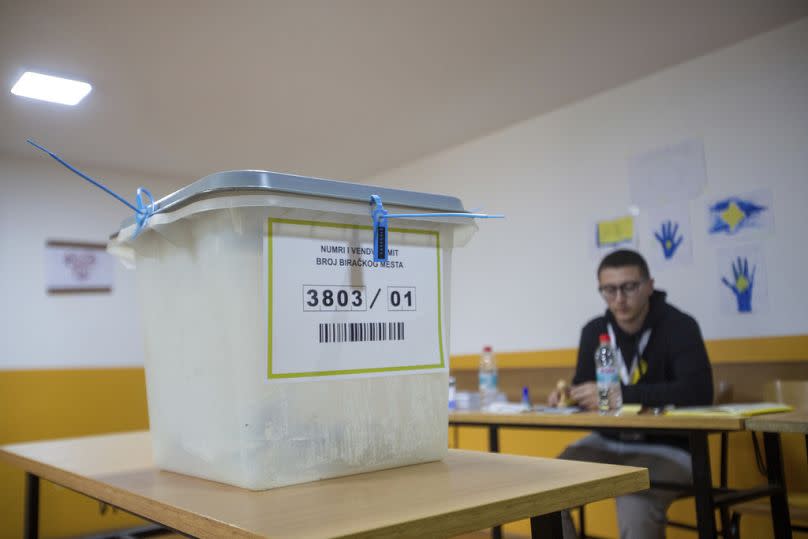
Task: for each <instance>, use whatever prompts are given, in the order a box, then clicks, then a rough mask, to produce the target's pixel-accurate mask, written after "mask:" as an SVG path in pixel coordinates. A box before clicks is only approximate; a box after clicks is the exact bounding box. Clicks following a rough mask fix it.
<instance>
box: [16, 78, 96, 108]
mask: <svg viewBox="0 0 808 539" xmlns="http://www.w3.org/2000/svg"><path fill="white" fill-rule="evenodd" d="M92 89H93V87H92V86H90V85H89V84H87V83H86V82H82V81H80V80H70V79H63V78H61V77H51V76H50V75H43V74H42V73H35V72H33V71H26V72H25V73H23V74H22V77H20V80H18V81H17V82H16V83H15V84H14V87H13V88H11V93H12V94H14V95H21V96H23V97H30V98H32V99H41V100H42V101H50V102H52V103H61V104H62V105H77V104H78V103H79V101H81V100H82V99H84V97H85V96H86V95H87V94H89V93H90V90H92Z"/></svg>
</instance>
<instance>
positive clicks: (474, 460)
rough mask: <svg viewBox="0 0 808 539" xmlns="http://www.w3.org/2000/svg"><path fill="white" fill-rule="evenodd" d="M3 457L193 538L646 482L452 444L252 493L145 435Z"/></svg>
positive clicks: (406, 515)
mask: <svg viewBox="0 0 808 539" xmlns="http://www.w3.org/2000/svg"><path fill="white" fill-rule="evenodd" d="M0 458H3V459H5V460H7V461H9V462H11V463H12V464H14V465H16V466H18V467H21V468H23V469H25V470H26V471H28V472H31V473H33V474H35V475H38V476H39V477H42V478H44V479H47V480H49V481H53V482H55V483H57V484H59V485H62V486H65V487H68V488H70V489H73V490H76V491H78V492H81V493H83V494H86V495H88V496H92V497H94V498H97V499H99V500H101V501H105V502H108V503H110V504H112V505H115V506H117V507H120V508H122V509H124V510H128V511H131V512H133V513H135V514H138V515H140V516H143V517H145V518H148V519H150V520H153V521H155V522H159V523H161V524H164V525H166V526H170V527H172V528H174V529H176V530H178V531H181V532H184V533H188V534H191V535H194V536H197V537H224V536H227V537H335V536H339V537H371V536H372V537H386V536H396V537H424V536H451V535H457V534H461V533H466V532H469V531H474V530H479V529H482V528H486V527H489V526H492V525H495V524H502V523H505V522H510V521H513V520H519V519H523V518H527V517H530V516H538V515H542V514H547V513H552V512H555V511H559V510H561V509H566V508H571V507H575V506H578V505H581V504H584V503H591V502H593V501H596V500H601V499H605V498H611V497H614V496H619V495H622V494H627V493H631V492H637V491H639V490H643V489H646V488H648V486H649V483H648V471H647V470H646V469H645V468H632V467H626V466H612V465H607V464H595V463H588V462H574V461H564V460H555V459H543V458H535V457H523V456H516V455H498V454H492V453H484V452H476V451H459V450H450V451H449V455H448V457H447V458H446V459H444V460H443V461H440V462H431V463H427V464H417V465H413V466H404V467H401V468H394V469H390V470H382V471H378V472H372V473H365V474H359V475H353V476H347V477H339V478H334V479H326V480H323V481H315V482H312V483H305V484H301V485H292V486H288V487H282V488H276V489H272V490H266V491H258V492H256V491H249V490H245V489H241V488H238V487H233V486H229V485H223V484H220V483H215V482H212V481H206V480H204V479H198V478H195V477H190V476H185V475H181V474H175V473H171V472H164V471H160V470H158V469H157V468H156V467H155V465H154V463H153V462H152V452H151V436H150V434H149V433H148V432H132V433H121V434H112V435H104V436H92V437H85V438H72V439H66V440H53V441H44V442H32V443H24V444H14V445H6V446H3V447H1V448H0Z"/></svg>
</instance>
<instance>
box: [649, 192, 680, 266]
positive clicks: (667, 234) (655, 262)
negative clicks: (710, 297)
mask: <svg viewBox="0 0 808 539" xmlns="http://www.w3.org/2000/svg"><path fill="white" fill-rule="evenodd" d="M641 241H642V243H643V252H644V253H647V256H648V262H649V263H650V264H651V265H652V266H653V267H655V268H661V269H665V268H672V267H675V266H681V265H688V264H691V263H692V262H693V230H692V227H691V226H690V209H689V204H688V203H687V202H679V203H675V204H669V205H667V206H663V207H657V208H649V209H648V211H647V212H646V214H645V219H643V233H642V240H641Z"/></svg>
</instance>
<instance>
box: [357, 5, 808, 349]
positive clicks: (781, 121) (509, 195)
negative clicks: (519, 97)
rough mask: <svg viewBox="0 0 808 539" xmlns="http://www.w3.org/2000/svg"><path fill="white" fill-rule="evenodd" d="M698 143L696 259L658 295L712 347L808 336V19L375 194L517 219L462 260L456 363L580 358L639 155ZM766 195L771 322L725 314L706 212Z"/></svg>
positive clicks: (486, 228) (471, 145) (475, 145)
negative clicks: (594, 242) (701, 151)
mask: <svg viewBox="0 0 808 539" xmlns="http://www.w3.org/2000/svg"><path fill="white" fill-rule="evenodd" d="M569 68H570V69H575V66H569ZM687 138H697V139H700V140H702V141H703V143H704V146H705V153H706V161H707V175H708V184H707V187H706V189H705V192H704V193H703V194H702V196H701V197H700V198H699V199H697V200H694V201H693V202H692V203H691V205H690V210H691V223H692V226H693V229H694V232H696V234H695V235H694V247H693V257H694V261H693V264H692V265H691V266H689V267H685V268H682V269H676V270H673V269H671V270H666V271H660V270H659V268H654V267H652V268H651V269H652V273H653V274H654V276H655V277H656V281H657V287H658V288H661V289H664V290H667V291H668V292H669V299H670V300H671V302H672V303H674V304H675V305H677V306H679V307H680V308H682V309H684V310H686V311H689V312H690V313H692V314H693V315H694V316H696V318H697V319H698V320H699V322H700V324H701V327H702V331H703V332H704V334H705V337H706V338H708V339H715V338H731V337H744V336H766V335H788V334H805V333H808V286H806V277H805V275H806V268H808V255H806V245H808V243H807V242H806V234H807V233H808V19H803V20H802V21H800V22H797V23H795V24H792V25H789V26H787V27H783V28H781V29H778V30H776V31H774V32H771V33H768V34H763V35H761V36H758V37H756V38H753V39H751V40H748V41H745V42H742V43H739V44H737V45H735V46H733V47H731V48H727V49H724V50H721V51H718V52H716V53H713V54H710V55H708V56H705V57H702V58H699V59H695V60H693V61H690V62H687V63H685V64H682V65H679V66H676V67H673V68H671V69H668V70H666V71H663V72H660V73H657V74H655V75H653V76H650V77H648V78H646V79H643V80H640V81H636V82H634V83H631V84H628V85H626V86H623V87H621V88H617V89H615V90H612V91H609V92H606V93H603V94H600V95H598V96H595V97H593V98H591V99H588V100H586V101H582V102H579V103H576V104H574V105H572V106H569V107H567V108H564V109H560V110H558V111H555V112H553V113H550V114H547V115H544V116H540V117H536V118H533V119H529V120H526V121H524V122H523V123H520V124H518V125H515V126H512V127H511V128H508V129H506V130H503V131H501V132H497V133H494V134H492V135H490V136H487V137H484V138H481V139H478V140H473V141H470V142H468V143H466V144H463V145H461V146H459V147H455V148H452V149H449V150H447V151H444V152H441V153H439V154H437V155H433V156H430V157H428V158H425V159H422V160H419V161H418V162H415V163H411V164H408V165H406V166H404V167H402V168H399V169H396V170H392V171H387V172H385V173H383V174H380V175H378V176H376V177H374V178H370V179H369V180H368V182H369V183H376V184H381V185H386V186H395V187H402V188H407V189H415V190H424V191H429V192H438V193H445V194H452V195H456V196H459V197H460V198H461V199H462V200H463V201H464V203H465V205H466V207H467V208H474V207H477V206H484V207H485V209H486V210H488V211H490V212H502V213H505V214H507V220H505V221H500V222H497V221H482V222H481V223H480V231H479V233H478V234H477V235H476V236H475V237H474V238H473V239H472V241H471V243H470V244H469V245H468V246H467V247H466V248H463V249H458V250H456V251H455V264H454V267H453V276H452V279H453V286H452V324H451V331H452V353H461V354H462V353H473V352H477V351H478V350H479V349H480V347H481V346H482V345H483V344H486V343H490V344H493V345H494V346H495V347H496V348H499V349H500V350H503V349H504V350H525V349H528V350H529V349H553V348H566V347H574V346H577V341H578V336H579V331H580V327H581V326H582V324H583V323H584V322H585V321H586V320H588V319H589V318H591V317H592V316H594V315H595V314H596V313H598V312H601V311H602V310H603V308H604V305H603V302H602V300H601V299H600V297H599V296H598V295H597V293H596V291H595V288H596V281H595V268H596V261H595V260H593V259H592V257H591V256H590V253H589V251H588V247H587V245H588V242H589V241H590V238H591V236H592V234H593V231H592V230H591V228H590V226H591V223H592V222H593V221H594V219H597V218H604V217H610V216H613V215H619V214H625V212H626V208H627V207H628V205H629V189H628V183H627V174H628V173H627V171H628V158H629V157H630V156H632V155H635V154H637V153H638V152H643V151H646V150H651V149H654V148H657V147H660V146H665V145H668V144H671V143H676V142H680V141H682V140H684V139H687ZM761 187H767V188H770V189H772V191H773V193H774V214H775V226H776V233H775V234H773V235H770V236H769V237H767V238H766V239H765V241H764V242H763V245H764V251H765V258H766V262H767V267H768V283H767V284H768V292H769V312H768V313H760V314H746V315H734V316H732V315H729V316H728V315H722V314H721V313H720V310H719V308H718V301H717V298H718V297H719V296H718V293H719V291H718V290H717V289H718V288H720V287H721V284H720V283H719V282H718V280H717V277H716V276H717V274H718V270H717V260H716V253H715V247H714V246H713V245H712V244H711V243H708V242H707V241H706V238H705V236H706V232H705V231H706V221H707V219H706V215H705V205H706V201H708V200H711V199H713V198H714V197H717V196H725V195H731V194H739V193H744V192H747V191H751V190H755V189H758V188H761ZM649 248H656V246H649V245H641V246H640V250H641V251H646V250H647V249H649ZM725 292H726V293H729V292H728V291H726V290H725Z"/></svg>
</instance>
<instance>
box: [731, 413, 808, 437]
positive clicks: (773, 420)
mask: <svg viewBox="0 0 808 539" xmlns="http://www.w3.org/2000/svg"><path fill="white" fill-rule="evenodd" d="M746 430H753V431H758V432H799V433H802V434H808V411H805V410H795V411H793V412H786V413H783V414H765V415H759V416H755V417H750V418H749V419H747V420H746Z"/></svg>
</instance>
